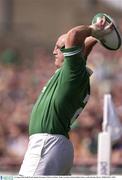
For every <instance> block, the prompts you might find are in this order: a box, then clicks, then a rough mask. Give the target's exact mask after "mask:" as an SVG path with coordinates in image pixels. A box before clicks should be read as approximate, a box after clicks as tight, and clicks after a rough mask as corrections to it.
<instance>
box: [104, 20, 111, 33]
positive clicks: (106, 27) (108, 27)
mask: <svg viewBox="0 0 122 180" xmlns="http://www.w3.org/2000/svg"><path fill="white" fill-rule="evenodd" d="M104 29H105V31H106V32H108V33H110V32H112V30H113V22H111V23H110V24H108V25H107V26H105V28H104Z"/></svg>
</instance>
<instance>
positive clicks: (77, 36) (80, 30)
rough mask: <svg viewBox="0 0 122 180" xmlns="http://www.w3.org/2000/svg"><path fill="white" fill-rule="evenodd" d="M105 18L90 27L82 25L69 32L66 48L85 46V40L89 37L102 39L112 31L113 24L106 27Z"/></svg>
mask: <svg viewBox="0 0 122 180" xmlns="http://www.w3.org/2000/svg"><path fill="white" fill-rule="evenodd" d="M105 22H106V20H105V18H104V17H103V18H101V19H100V21H98V22H97V23H96V24H92V25H89V26H85V25H81V26H77V27H74V28H72V29H71V30H70V31H68V32H67V36H66V41H65V48H71V47H73V46H81V47H83V46H84V42H85V39H86V38H87V37H89V36H92V37H95V38H97V39H100V38H102V37H104V36H105V35H107V34H108V33H110V32H111V31H112V23H111V24H109V25H107V26H105V24H106V23H105Z"/></svg>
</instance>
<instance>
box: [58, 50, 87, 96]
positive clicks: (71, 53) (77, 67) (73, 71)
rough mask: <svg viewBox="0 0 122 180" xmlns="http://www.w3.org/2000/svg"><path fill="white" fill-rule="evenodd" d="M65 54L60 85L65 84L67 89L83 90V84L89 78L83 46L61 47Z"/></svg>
mask: <svg viewBox="0 0 122 180" xmlns="http://www.w3.org/2000/svg"><path fill="white" fill-rule="evenodd" d="M61 51H62V53H63V54H64V64H63V67H62V74H61V77H60V86H61V87H62V85H64V86H65V87H66V88H68V89H67V90H68V91H70V89H71V90H74V92H77V91H78V90H79V89H80V91H82V89H83V86H84V85H85V84H87V81H88V80H89V73H88V71H87V69H86V60H85V59H84V56H83V53H82V49H81V47H73V48H68V49H61Z"/></svg>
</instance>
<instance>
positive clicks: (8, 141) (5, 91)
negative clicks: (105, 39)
mask: <svg viewBox="0 0 122 180" xmlns="http://www.w3.org/2000/svg"><path fill="white" fill-rule="evenodd" d="M107 2H108V1H107V0H106V1H105V0H103V1H102V0H62V1H57V0H0V172H1V173H0V174H17V173H18V170H19V167H20V164H21V162H22V159H23V156H24V153H25V151H26V148H27V144H28V122H29V115H30V112H31V109H32V106H33V104H34V102H35V100H36V98H37V96H38V94H39V92H40V90H41V88H42V87H43V85H44V84H45V82H46V81H47V80H48V78H49V77H50V76H51V75H52V74H53V72H54V71H55V67H54V62H53V56H52V50H53V47H54V45H55V41H56V40H57V38H58V36H59V35H60V34H62V33H64V32H66V31H67V30H69V28H71V27H73V26H76V25H79V24H90V23H91V20H92V17H93V16H94V15H95V14H96V13H98V12H105V13H107V14H109V15H111V16H112V17H114V19H115V20H116V21H117V23H118V24H119V26H120V30H121V32H122V13H121V11H122V0H119V1H116V3H117V2H119V6H118V4H116V5H114V6H112V0H109V2H111V3H110V4H109V3H107ZM88 65H89V66H90V67H91V68H92V69H93V70H94V75H93V76H92V78H91V85H92V88H91V98H90V101H89V103H88V105H87V106H86V108H85V110H84V111H83V113H82V114H81V115H80V117H79V119H78V123H76V124H75V125H74V126H73V128H72V130H71V132H70V138H71V140H72V142H73V145H74V149H75V158H74V166H73V168H72V173H73V174H86V175H87V174H96V166H97V135H98V133H99V131H100V130H101V123H102V118H103V115H102V113H103V112H102V108H103V95H104V93H106V92H108V91H109V92H111V94H112V97H113V100H114V103H115V106H116V108H117V114H118V116H119V118H120V121H121V122H122V93H121V92H122V49H120V50H118V51H116V52H112V51H108V50H106V49H104V48H103V47H101V46H100V45H97V46H96V47H95V49H94V50H93V52H92V53H91V55H90V57H89V60H88ZM111 174H122V139H120V140H119V141H118V142H116V143H114V144H113V145H112V168H111Z"/></svg>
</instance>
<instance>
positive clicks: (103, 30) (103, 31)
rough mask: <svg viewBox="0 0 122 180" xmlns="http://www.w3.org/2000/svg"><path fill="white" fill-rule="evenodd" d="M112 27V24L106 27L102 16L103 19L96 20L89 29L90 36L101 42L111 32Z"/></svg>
mask: <svg viewBox="0 0 122 180" xmlns="http://www.w3.org/2000/svg"><path fill="white" fill-rule="evenodd" d="M112 25H113V23H110V24H108V25H106V18H105V16H103V18H100V19H98V21H97V22H96V23H95V24H92V25H90V26H89V27H90V28H91V29H92V36H93V37H95V38H96V39H99V40H101V39H102V38H103V37H104V36H105V35H107V34H109V33H110V32H112V29H113V28H112V27H113V26H112Z"/></svg>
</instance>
